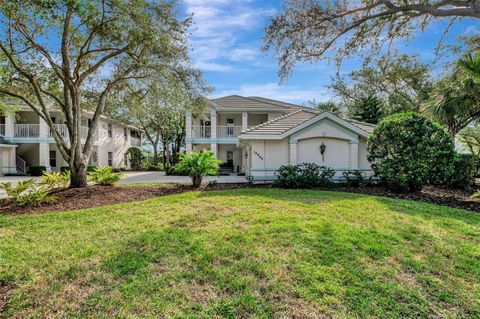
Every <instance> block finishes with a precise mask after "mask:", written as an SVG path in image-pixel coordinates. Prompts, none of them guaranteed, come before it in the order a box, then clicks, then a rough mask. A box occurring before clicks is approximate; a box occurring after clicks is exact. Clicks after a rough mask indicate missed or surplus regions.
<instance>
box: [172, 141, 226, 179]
mask: <svg viewBox="0 0 480 319" xmlns="http://www.w3.org/2000/svg"><path fill="white" fill-rule="evenodd" d="M221 162H222V161H220V160H218V159H216V158H215V154H214V153H213V152H212V151H210V150H208V151H203V152H190V153H188V154H185V153H182V154H181V155H180V162H179V163H178V164H177V165H176V166H175V170H176V171H178V172H181V173H185V174H187V175H188V176H190V177H191V179H192V184H193V186H194V187H199V186H200V185H201V184H202V180H203V178H204V177H205V176H207V175H209V174H210V175H215V174H217V173H218V170H219V168H220V166H219V165H220V163H221Z"/></svg>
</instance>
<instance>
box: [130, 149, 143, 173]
mask: <svg viewBox="0 0 480 319" xmlns="http://www.w3.org/2000/svg"><path fill="white" fill-rule="evenodd" d="M127 154H128V160H129V161H130V168H131V169H132V170H134V171H138V170H141V169H142V163H143V160H144V159H145V156H143V153H142V151H141V150H140V149H139V148H137V147H130V148H129V149H128V150H127Z"/></svg>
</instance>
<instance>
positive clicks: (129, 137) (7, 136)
mask: <svg viewBox="0 0 480 319" xmlns="http://www.w3.org/2000/svg"><path fill="white" fill-rule="evenodd" d="M50 115H51V118H52V120H53V122H54V123H55V125H56V127H57V130H58V131H59V132H60V134H61V135H62V136H63V137H64V138H65V139H66V141H68V130H67V127H66V125H65V124H64V123H65V120H64V116H63V114H62V112H59V111H58V112H56V111H51V112H50ZM91 117H92V115H90V114H85V115H84V116H83V118H82V128H81V133H82V134H81V138H82V139H83V140H85V139H86V137H87V132H88V122H89V121H90V118H91ZM132 146H135V147H139V148H140V147H141V146H142V137H141V132H140V131H138V130H136V129H134V128H133V127H130V126H127V125H118V124H113V123H112V122H111V121H110V120H109V119H108V118H107V117H102V118H101V119H100V121H99V125H98V128H97V133H96V136H95V139H94V148H93V151H92V155H91V158H90V162H89V165H93V166H105V165H110V166H111V167H113V168H128V167H129V163H128V160H127V156H126V152H127V150H128V149H129V148H130V147H132ZM30 166H45V167H46V168H47V170H49V171H59V170H60V167H62V166H68V164H67V163H66V162H65V161H64V160H63V157H62V155H61V154H60V152H59V151H58V148H57V146H56V144H55V141H54V139H53V137H52V136H51V134H50V129H49V127H48V125H47V124H46V123H45V121H43V120H42V119H40V117H39V116H38V115H37V114H36V113H35V112H33V111H32V110H29V109H27V108H25V109H22V110H20V111H18V112H17V114H16V116H0V175H2V174H25V173H26V172H27V171H28V168H29V167H30Z"/></svg>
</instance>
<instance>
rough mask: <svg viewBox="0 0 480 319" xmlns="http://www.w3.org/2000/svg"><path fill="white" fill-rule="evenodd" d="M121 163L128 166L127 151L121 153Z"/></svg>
mask: <svg viewBox="0 0 480 319" xmlns="http://www.w3.org/2000/svg"><path fill="white" fill-rule="evenodd" d="M123 165H124V166H125V167H128V153H125V154H123Z"/></svg>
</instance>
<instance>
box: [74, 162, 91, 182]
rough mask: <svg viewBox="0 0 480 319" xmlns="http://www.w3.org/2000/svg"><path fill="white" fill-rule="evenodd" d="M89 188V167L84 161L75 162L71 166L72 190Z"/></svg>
mask: <svg viewBox="0 0 480 319" xmlns="http://www.w3.org/2000/svg"><path fill="white" fill-rule="evenodd" d="M87 186H88V184H87V166H86V165H85V163H84V162H82V161H80V162H78V161H75V162H74V163H73V165H70V188H82V187H87Z"/></svg>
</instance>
